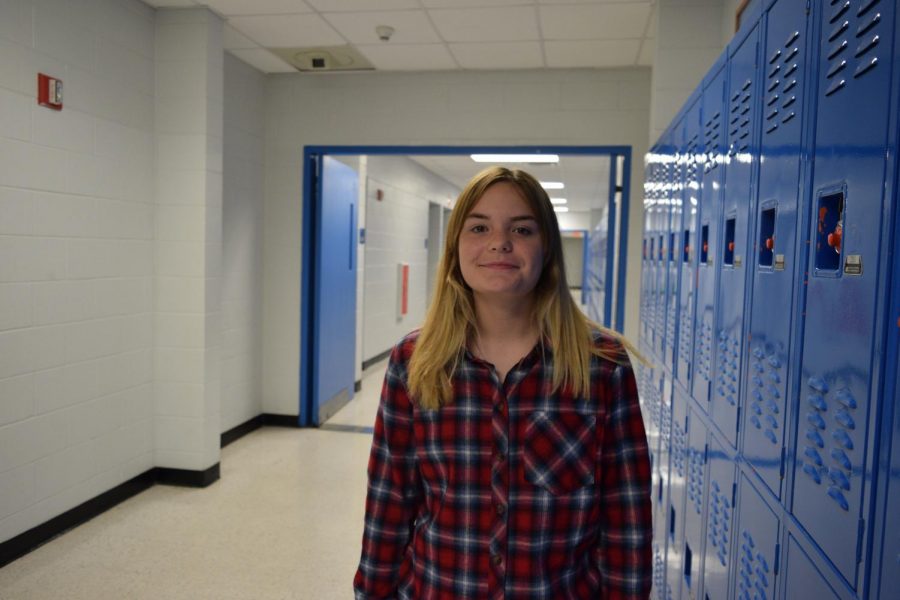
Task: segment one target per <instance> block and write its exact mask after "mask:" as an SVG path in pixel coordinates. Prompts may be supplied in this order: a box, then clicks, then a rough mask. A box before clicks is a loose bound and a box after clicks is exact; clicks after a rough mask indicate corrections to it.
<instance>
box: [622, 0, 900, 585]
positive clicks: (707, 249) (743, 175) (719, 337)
mask: <svg viewBox="0 0 900 600" xmlns="http://www.w3.org/2000/svg"><path fill="white" fill-rule="evenodd" d="M897 19H898V14H897V11H896V6H895V2H894V1H893V0H817V1H814V0H809V1H807V0H758V1H756V2H752V3H751V5H750V8H749V9H748V10H747V11H746V12H745V16H744V24H743V26H742V28H741V30H740V31H739V32H738V34H737V35H736V36H735V39H734V40H733V41H732V43H731V44H730V45H729V47H728V48H727V50H726V51H725V52H724V53H723V54H722V56H721V57H720V59H719V60H718V61H717V62H716V64H715V65H713V67H712V68H711V69H710V71H709V73H708V74H707V76H706V77H705V78H704V80H703V82H702V84H701V85H700V86H699V87H698V88H697V90H695V92H694V93H693V94H692V95H691V97H690V98H689V100H688V102H687V103H686V104H685V106H684V108H683V109H682V110H681V111H680V112H679V114H678V115H677V116H676V118H675V119H674V120H673V122H672V124H671V125H670V126H669V128H668V129H667V130H666V132H665V133H664V134H663V136H662V137H661V138H660V140H659V141H658V142H657V144H656V145H655V146H654V147H653V149H652V150H651V152H650V153H649V154H648V157H647V163H646V172H645V200H644V238H643V262H642V268H643V270H642V284H641V330H640V336H641V340H640V345H641V349H642V351H643V352H644V353H645V354H646V355H647V357H648V358H649V359H650V362H651V366H648V367H642V368H641V369H639V383H640V391H641V397H642V406H643V408H644V411H645V420H646V421H647V425H648V432H649V437H650V442H651V450H652V453H653V460H654V503H655V528H656V536H655V541H654V543H655V553H656V556H655V560H656V565H655V581H654V583H655V585H654V590H655V594H656V597H658V598H666V599H668V598H704V597H705V598H707V599H708V600H715V599H718V598H732V597H735V598H775V597H780V598H791V599H793V598H816V599H817V600H818V599H825V598H857V597H872V598H875V597H885V598H887V597H897V596H896V594H897V592H896V590H898V589H900V573H898V571H900V568H898V566H900V533H898V531H900V529H897V528H895V529H893V530H892V531H891V530H888V529H886V527H887V525H889V524H892V523H894V524H896V520H895V519H896V517H894V516H893V514H895V513H900V491H898V489H897V488H898V486H900V461H898V460H897V458H896V456H897V455H898V449H897V447H898V446H900V427H898V426H897V425H895V424H894V418H895V414H894V404H895V398H896V395H895V390H896V386H897V374H898V369H897V363H898V360H897V338H898V328H900V320H898V317H900V311H898V308H897V305H898V299H897V296H898V295H900V294H898V290H897V289H895V288H897V287H898V279H900V277H898V275H900V268H898V265H900V260H898V259H897V257H896V256H895V254H894V252H893V249H894V246H895V244H896V241H897V240H900V236H898V235H897V232H896V227H897V223H895V210H894V205H895V203H896V197H897V196H896V192H895V188H896V185H897V140H898V115H900V112H898V106H900V101H898V98H900V95H898V90H900V58H898V54H900V51H898V49H897V48H895V30H896V29H897ZM894 442H896V443H894ZM892 486H893V487H892ZM889 590H892V591H891V592H890V593H888V591H889Z"/></svg>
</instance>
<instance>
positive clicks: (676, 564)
mask: <svg viewBox="0 0 900 600" xmlns="http://www.w3.org/2000/svg"><path fill="white" fill-rule="evenodd" d="M688 402H689V399H688V398H687V396H685V395H684V394H683V393H682V392H681V391H680V389H679V388H678V387H676V388H675V394H674V396H673V398H672V449H671V453H670V456H669V465H670V466H669V472H670V473H671V475H672V476H671V480H670V481H669V506H668V519H667V528H666V531H665V536H666V541H667V547H668V550H667V553H666V591H667V594H668V596H669V597H671V598H680V597H681V581H682V578H683V575H684V512H685V507H686V501H687V496H686V490H687V486H686V485H685V483H686V481H687V455H688V454H687V449H688V448H687V442H688V427H689V426H690V424H689V422H688Z"/></svg>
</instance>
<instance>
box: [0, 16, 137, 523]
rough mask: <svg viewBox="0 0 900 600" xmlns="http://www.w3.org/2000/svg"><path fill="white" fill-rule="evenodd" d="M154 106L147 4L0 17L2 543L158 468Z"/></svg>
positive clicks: (0, 432)
mask: <svg viewBox="0 0 900 600" xmlns="http://www.w3.org/2000/svg"><path fill="white" fill-rule="evenodd" d="M39 71H40V72H44V73H47V74H50V75H52V76H56V77H60V78H62V79H63V81H64V84H65V88H64V91H65V96H64V105H65V106H64V109H63V110H62V111H61V112H55V111H52V110H49V109H47V108H43V107H40V106H38V105H37V103H36V99H35V89H36V78H37V76H36V73H37V72H39ZM153 94H154V13H153V11H152V10H151V9H149V8H148V7H147V6H146V5H144V4H142V3H140V2H137V1H132V0H115V1H114V0H98V1H96V2H89V3H81V2H78V3H76V2H69V1H68V0H53V1H51V0H47V1H42V2H27V1H19V2H3V3H0V541H2V540H7V539H9V538H11V537H13V536H15V535H17V534H19V533H22V532H23V531H26V530H28V529H30V528H31V527H34V526H36V525H38V524H40V523H43V522H45V521H47V520H49V519H50V518H52V517H55V516H56V515H58V514H60V513H62V512H64V511H66V510H68V509H70V508H72V507H74V506H76V505H78V504H80V503H82V502H84V501H86V500H88V499H90V498H92V497H95V496H97V495H99V494H101V493H103V492H105V491H106V490H108V489H110V488H112V487H114V486H116V485H117V484H119V483H122V482H124V481H126V480H128V479H130V478H131V477H133V476H135V475H138V474H140V473H142V472H144V471H146V470H147V469H149V468H151V467H152V466H153V391H152V380H153V293H152V291H153V269H154V267H153V265H154V241H153V239H154V224H155V216H154V202H155V196H154V182H155V171H154V164H155V160H154V96H153Z"/></svg>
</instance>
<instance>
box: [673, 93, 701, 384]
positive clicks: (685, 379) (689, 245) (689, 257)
mask: <svg viewBox="0 0 900 600" xmlns="http://www.w3.org/2000/svg"><path fill="white" fill-rule="evenodd" d="M699 151H700V103H699V101H698V102H695V104H694V106H693V107H692V108H691V109H690V110H689V111H688V112H687V114H686V115H685V118H684V153H683V155H682V156H683V158H682V160H683V161H684V193H683V195H682V197H683V198H684V201H683V204H682V210H683V213H684V216H683V221H682V227H681V232H680V240H679V241H680V243H679V244H678V250H677V256H676V259H677V260H679V261H680V262H681V278H680V279H681V282H680V284H679V298H678V359H677V374H678V376H677V379H678V381H680V382H681V384H682V385H683V386H684V387H685V389H688V390H689V389H691V378H692V376H693V373H692V368H691V365H692V364H693V356H692V352H693V349H694V309H695V306H696V302H695V299H696V296H695V290H694V286H695V285H696V282H695V276H696V273H697V258H698V252H697V217H698V216H699V215H700V174H701V169H702V163H701V162H700V159H699V156H698V154H699ZM676 235H679V234H678V233H677V232H676Z"/></svg>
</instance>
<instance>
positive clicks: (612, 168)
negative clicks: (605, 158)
mask: <svg viewBox="0 0 900 600" xmlns="http://www.w3.org/2000/svg"><path fill="white" fill-rule="evenodd" d="M609 158H610V163H609V190H608V193H607V196H608V197H607V202H608V203H609V211H608V212H607V219H606V277H605V280H606V281H605V284H606V289H605V290H604V291H603V325H604V327H612V305H613V292H614V290H613V279H614V277H613V275H614V274H615V265H614V264H613V261H614V260H615V259H614V257H615V255H616V238H617V233H618V232H617V231H616V165H617V164H618V159H617V158H616V156H615V155H613V156H610V157H609Z"/></svg>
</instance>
